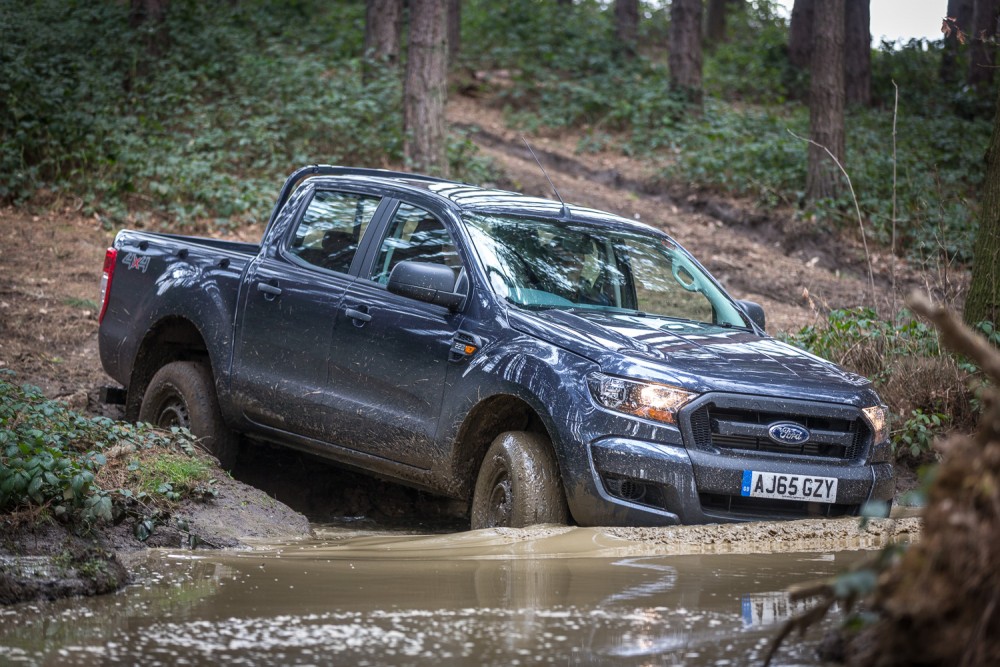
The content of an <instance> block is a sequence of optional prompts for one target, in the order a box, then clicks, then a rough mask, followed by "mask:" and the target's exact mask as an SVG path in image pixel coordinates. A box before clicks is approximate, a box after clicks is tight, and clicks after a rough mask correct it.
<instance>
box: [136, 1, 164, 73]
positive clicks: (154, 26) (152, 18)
mask: <svg viewBox="0 0 1000 667" xmlns="http://www.w3.org/2000/svg"><path fill="white" fill-rule="evenodd" d="M169 4H170V2H169V0H131V2H130V4H129V14H128V25H129V27H130V28H133V29H138V28H144V29H145V30H146V35H145V38H144V41H145V44H146V53H147V54H148V55H149V56H150V57H151V58H153V59H156V58H159V57H160V56H162V55H163V53H164V51H165V50H166V48H167V43H168V41H169V34H168V33H167V24H166V19H167V7H168V6H169Z"/></svg>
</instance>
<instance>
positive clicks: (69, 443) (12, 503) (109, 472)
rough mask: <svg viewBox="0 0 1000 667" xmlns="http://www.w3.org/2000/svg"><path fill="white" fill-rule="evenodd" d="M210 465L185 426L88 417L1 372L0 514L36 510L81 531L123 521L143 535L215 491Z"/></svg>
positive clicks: (8, 516)
mask: <svg viewBox="0 0 1000 667" xmlns="http://www.w3.org/2000/svg"><path fill="white" fill-rule="evenodd" d="M213 470H214V468H213V466H212V465H211V464H210V463H209V462H208V460H207V459H206V458H205V455H204V454H201V453H200V452H198V451H196V449H195V447H194V443H193V440H192V438H191V434H190V433H189V432H187V431H186V430H183V429H173V430H172V431H171V432H163V431H157V430H154V429H152V428H151V427H150V426H149V425H147V424H135V425H133V424H126V423H123V422H117V421H113V420H111V419H108V418H106V417H87V416H85V415H82V414H80V413H78V412H76V411H74V410H70V409H69V408H67V407H66V406H64V405H63V404H61V403H59V402H56V401H52V400H49V399H47V398H45V396H44V395H43V394H42V393H41V390H39V389H38V388H36V387H32V386H30V385H23V386H18V385H16V384H14V376H13V373H11V372H10V371H0V521H3V520H6V521H16V520H17V516H18V515H19V514H24V513H30V514H33V515H37V514H38V513H41V514H43V515H48V516H50V517H52V518H53V519H55V520H58V521H61V522H63V523H65V524H67V525H68V526H69V527H70V528H71V529H72V530H74V531H76V532H80V533H83V532H86V531H88V530H90V529H92V528H93V527H95V526H97V525H98V524H118V523H121V522H123V521H130V522H131V523H132V526H133V530H134V533H135V535H136V537H137V538H139V539H140V540H145V539H146V538H148V537H149V535H150V534H152V532H153V530H154V529H155V527H156V526H157V525H160V524H165V523H167V522H168V521H169V520H170V511H171V509H172V508H173V506H174V504H175V503H176V502H178V501H181V500H185V499H193V500H206V499H208V498H211V497H214V495H215V491H214V489H213V488H212V485H213V483H214V478H213V477H212V474H213Z"/></svg>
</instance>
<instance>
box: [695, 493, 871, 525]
mask: <svg viewBox="0 0 1000 667" xmlns="http://www.w3.org/2000/svg"><path fill="white" fill-rule="evenodd" d="M698 499H699V500H700V501H701V508H702V510H704V511H705V512H707V513H709V514H713V513H714V514H728V515H732V516H749V517H754V518H758V517H774V518H776V519H779V518H804V517H839V516H854V515H856V514H857V513H858V510H859V509H860V506H859V505H840V504H827V503H807V502H803V501H797V500H775V499H771V498H746V497H744V496H729V495H725V494H720V493H702V494H699V496H698Z"/></svg>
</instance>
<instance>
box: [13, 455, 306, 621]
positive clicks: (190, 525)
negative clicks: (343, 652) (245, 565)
mask: <svg viewBox="0 0 1000 667" xmlns="http://www.w3.org/2000/svg"><path fill="white" fill-rule="evenodd" d="M216 479H217V483H216V485H215V489H216V492H217V494H218V495H217V497H216V498H215V499H212V500H210V501H208V502H194V501H187V502H184V503H182V504H180V505H178V506H177V507H175V508H174V510H173V511H172V512H171V515H170V517H169V520H168V521H167V522H165V525H160V526H157V527H156V529H155V531H154V532H153V534H152V535H151V536H150V537H149V538H148V539H147V540H145V541H140V540H138V539H137V538H136V536H135V534H134V527H133V526H132V525H131V523H130V522H124V523H121V524H119V525H117V526H113V525H103V526H97V527H94V528H93V529H91V530H90V531H87V532H83V533H82V534H75V533H74V532H73V531H72V530H70V528H69V527H68V526H66V525H63V524H60V523H58V522H56V521H54V520H52V519H45V518H42V519H39V518H38V517H35V519H34V520H20V521H18V523H17V524H15V523H14V521H15V519H12V518H10V517H7V518H0V527H2V529H3V533H2V535H3V537H2V538H0V604H14V603H17V602H25V601H29V600H37V599H46V600H54V599H58V598H62V597H70V596H77V595H101V594H104V593H110V592H112V591H115V590H118V589H119V588H121V587H122V586H125V585H126V584H128V583H129V582H130V581H132V580H133V575H132V573H131V570H132V565H133V563H134V562H135V561H136V559H137V555H138V554H142V553H143V552H144V551H145V550H146V549H148V548H150V547H167V548H186V547H190V546H191V545H196V546H197V548H210V549H211V548H226V549H247V548H250V542H252V541H280V540H295V539H300V538H305V537H308V536H309V534H310V527H309V521H308V520H307V519H306V518H305V517H304V516H303V515H302V514H299V513H298V512H296V511H295V510H293V509H291V508H289V507H288V506H287V505H285V504H284V503H281V502H279V501H277V500H275V499H274V498H272V497H270V496H268V495H267V494H266V493H264V492H263V491H261V490H259V489H256V488H254V487H252V486H249V485H247V484H243V483H241V482H238V481H236V480H234V479H232V478H231V477H229V476H228V475H227V474H226V473H224V472H223V471H222V470H219V471H218V474H217V475H216Z"/></svg>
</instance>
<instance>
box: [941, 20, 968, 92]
mask: <svg viewBox="0 0 1000 667" xmlns="http://www.w3.org/2000/svg"><path fill="white" fill-rule="evenodd" d="M948 18H951V19H953V22H952V27H953V28H957V29H958V30H961V31H962V32H963V33H965V35H966V36H968V35H970V34H971V32H972V0H948ZM961 50H962V43H961V40H960V39H959V37H958V35H956V34H954V33H952V34H949V35H946V36H945V38H944V48H943V49H942V50H941V70H940V74H939V77H940V79H941V81H942V82H944V83H956V82H957V81H959V79H960V78H961V77H960V75H959V74H958V67H959V64H958V59H959V54H960V53H961Z"/></svg>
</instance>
